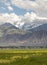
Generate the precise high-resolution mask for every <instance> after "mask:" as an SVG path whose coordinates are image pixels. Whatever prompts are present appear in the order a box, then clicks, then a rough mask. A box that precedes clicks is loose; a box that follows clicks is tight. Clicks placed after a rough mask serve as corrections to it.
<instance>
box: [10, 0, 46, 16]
mask: <svg viewBox="0 0 47 65" xmlns="http://www.w3.org/2000/svg"><path fill="white" fill-rule="evenodd" d="M11 1H12V3H13V4H15V5H16V6H18V7H20V8H24V9H27V10H34V11H35V12H36V13H37V15H39V16H45V17H47V0H35V1H33V0H11Z"/></svg>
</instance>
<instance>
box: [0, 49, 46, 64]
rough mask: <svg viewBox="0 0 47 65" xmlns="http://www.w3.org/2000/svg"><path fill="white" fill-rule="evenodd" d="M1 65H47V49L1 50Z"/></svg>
mask: <svg viewBox="0 0 47 65" xmlns="http://www.w3.org/2000/svg"><path fill="white" fill-rule="evenodd" d="M0 65H47V49H20V50H19V49H0Z"/></svg>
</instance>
